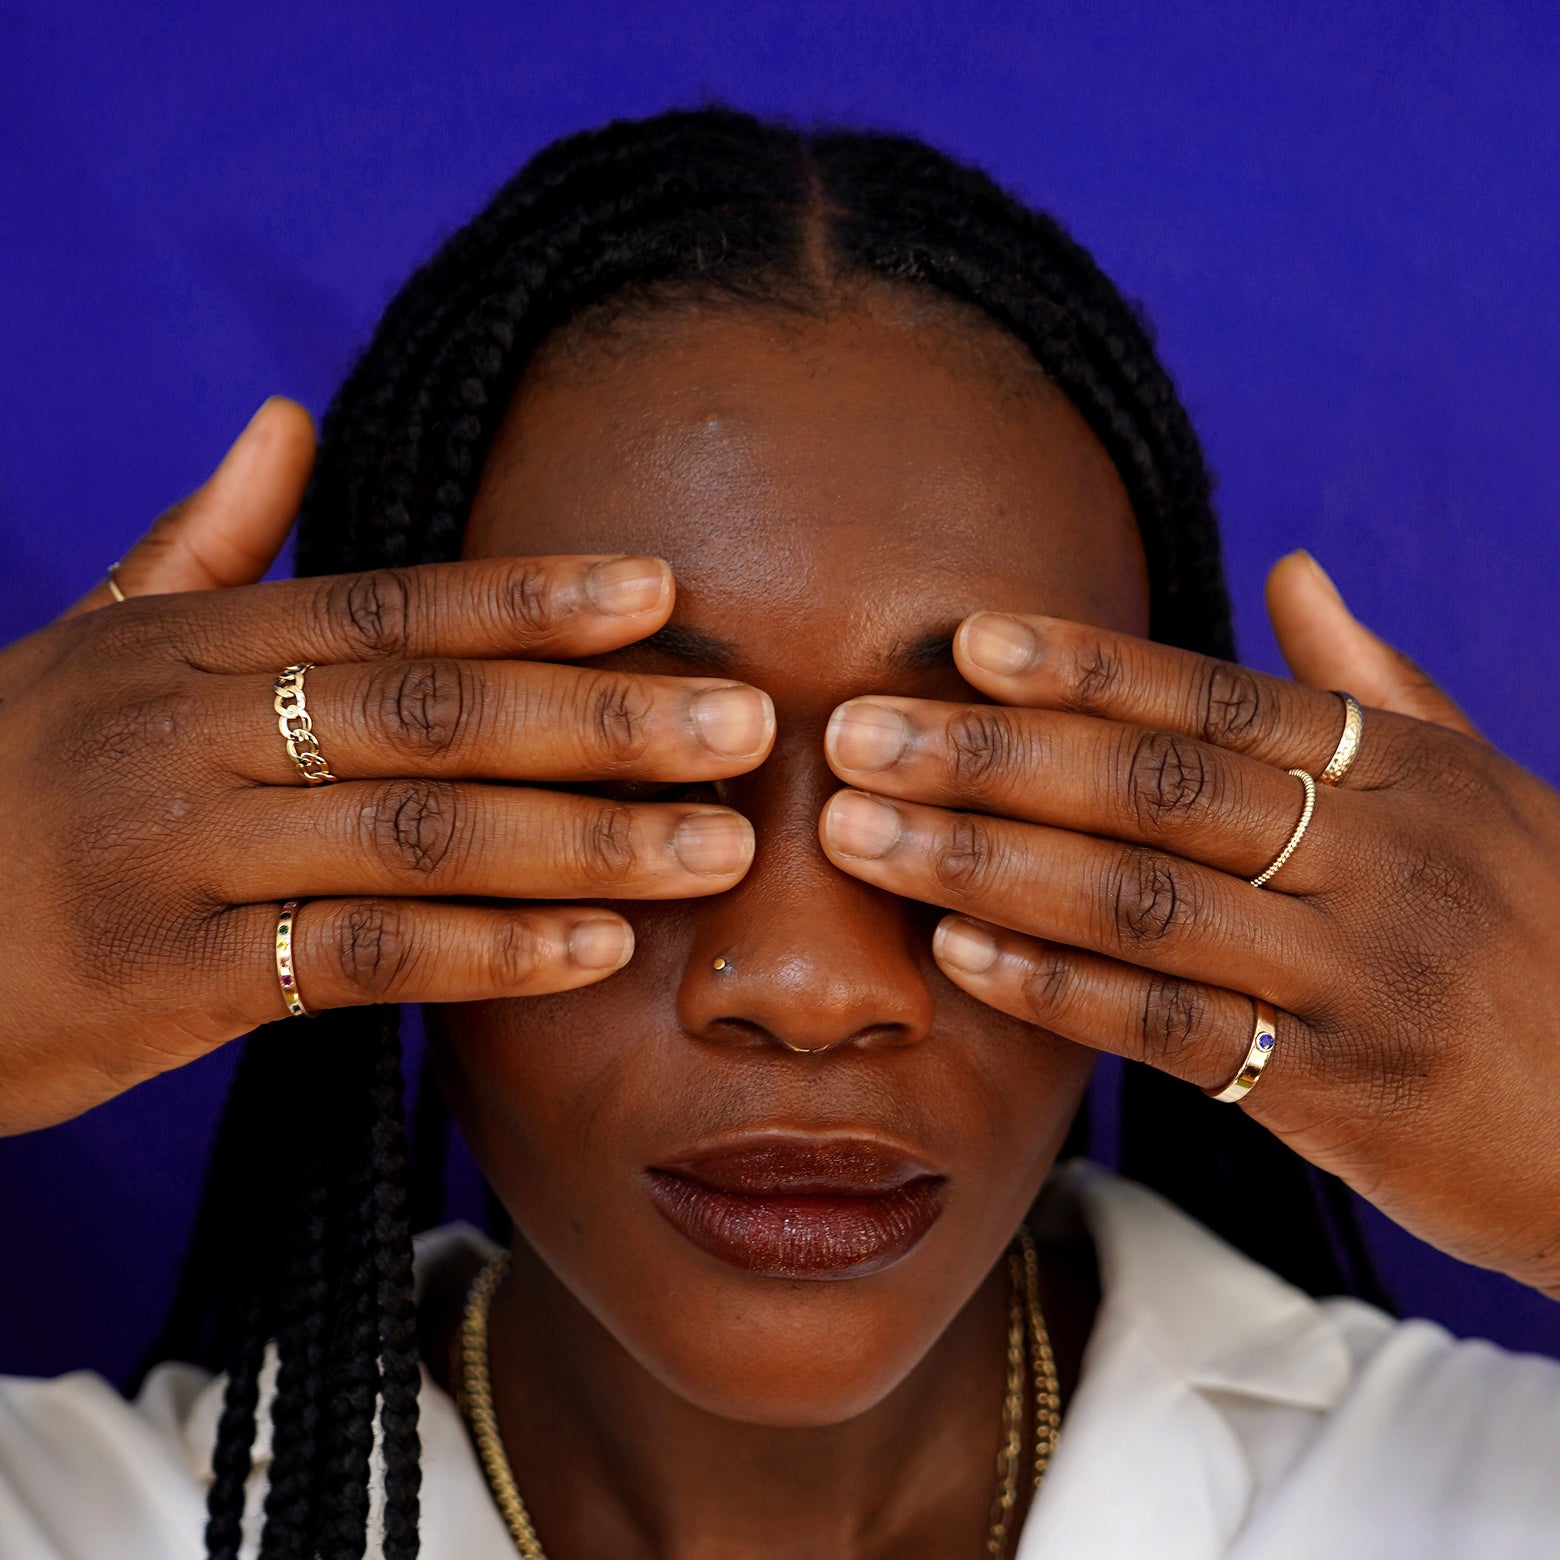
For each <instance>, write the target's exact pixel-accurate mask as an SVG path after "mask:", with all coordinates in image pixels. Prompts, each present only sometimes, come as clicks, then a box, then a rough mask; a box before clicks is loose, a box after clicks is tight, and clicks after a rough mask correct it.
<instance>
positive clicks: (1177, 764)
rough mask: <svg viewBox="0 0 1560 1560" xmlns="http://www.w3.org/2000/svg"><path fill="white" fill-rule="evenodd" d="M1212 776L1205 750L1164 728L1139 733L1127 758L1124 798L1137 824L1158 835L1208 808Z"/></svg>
mask: <svg viewBox="0 0 1560 1560" xmlns="http://www.w3.org/2000/svg"><path fill="white" fill-rule="evenodd" d="M1212 787H1213V775H1212V773H1211V771H1210V769H1209V766H1208V762H1207V749H1206V748H1205V747H1204V746H1203V745H1202V744H1201V743H1199V742H1193V741H1190V740H1188V739H1187V738H1184V737H1180V736H1177V735H1175V734H1173V733H1171V732H1165V731H1147V732H1143V733H1141V734H1140V735H1139V736H1138V737H1137V739H1136V740H1135V741H1134V742H1133V744H1132V750H1131V752H1130V754H1129V755H1128V758H1127V796H1128V798H1129V800H1130V802H1131V805H1132V812H1133V815H1134V817H1135V818H1136V819H1137V822H1138V824H1139V826H1140V827H1141V828H1142V829H1143V830H1144V831H1145V832H1149V833H1154V834H1162V833H1165V832H1167V831H1168V830H1170V829H1172V828H1174V827H1175V826H1177V825H1179V824H1184V823H1185V822H1186V821H1187V820H1188V819H1190V818H1193V817H1195V816H1197V814H1198V813H1199V812H1202V811H1204V810H1206V808H1207V807H1208V805H1209V804H1210V802H1211V801H1212V795H1213V792H1212Z"/></svg>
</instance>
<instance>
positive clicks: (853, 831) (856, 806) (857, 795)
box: [823, 791, 904, 860]
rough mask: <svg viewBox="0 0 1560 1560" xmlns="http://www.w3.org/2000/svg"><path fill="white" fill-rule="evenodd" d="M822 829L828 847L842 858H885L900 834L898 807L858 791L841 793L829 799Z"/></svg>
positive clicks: (901, 832) (901, 830)
mask: <svg viewBox="0 0 1560 1560" xmlns="http://www.w3.org/2000/svg"><path fill="white" fill-rule="evenodd" d="M823 826H824V830H825V832H826V833H827V835H828V840H829V844H830V845H832V846H833V847H834V848H835V850H837V851H838V852H839V853H840V854H841V855H842V856H862V857H865V858H866V859H868V860H876V859H877V858H878V857H879V856H886V855H887V854H888V853H889V851H891V850H892V849H893V848H894V846H895V845H897V844H898V843H899V836H900V835H901V834H903V833H904V820H903V819H901V818H900V816H899V810H898V808H896V807H891V806H889V804H888V803H887V802H880V801H879V800H878V799H877V798H876V797H875V796H866V795H863V793H862V792H860V791H842V792H841V793H840V794H839V795H838V796H836V797H834V798H832V799H831V801H830V802H829V807H828V811H827V812H826V813H825V814H824V818H823Z"/></svg>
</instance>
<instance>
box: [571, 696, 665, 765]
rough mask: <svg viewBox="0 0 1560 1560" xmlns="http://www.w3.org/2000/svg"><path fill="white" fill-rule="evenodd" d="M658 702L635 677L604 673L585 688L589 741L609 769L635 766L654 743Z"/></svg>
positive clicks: (585, 719)
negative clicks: (652, 727) (652, 731)
mask: <svg viewBox="0 0 1560 1560" xmlns="http://www.w3.org/2000/svg"><path fill="white" fill-rule="evenodd" d="M653 709H654V701H653V700H652V699H651V697H650V696H649V694H648V692H647V691H646V689H645V688H644V686H643V685H642V684H641V683H640V682H638V681H637V679H635V678H633V677H626V676H621V675H618V674H616V673H609V672H603V673H602V674H601V675H599V676H597V677H594V678H592V679H591V680H590V681H589V682H588V683H587V684H586V685H585V689H584V711H583V719H584V725H585V731H586V735H587V740H588V741H589V743H590V745H591V747H592V748H593V749H594V750H595V751H596V753H597V754H599V755H600V761H601V762H602V763H603V764H605V765H606V767H607V768H608V769H613V768H617V767H621V766H623V765H627V764H630V763H632V762H633V761H634V760H635V759H637V758H639V757H640V756H641V755H642V754H643V753H644V751H645V748H646V746H647V745H648V743H649V740H650V722H651V715H652V712H653Z"/></svg>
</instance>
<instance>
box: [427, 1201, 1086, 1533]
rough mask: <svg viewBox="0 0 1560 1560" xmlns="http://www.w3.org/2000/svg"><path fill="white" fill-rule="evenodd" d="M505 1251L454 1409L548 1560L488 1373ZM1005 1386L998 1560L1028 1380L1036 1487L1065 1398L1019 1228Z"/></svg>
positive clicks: (513, 1525)
mask: <svg viewBox="0 0 1560 1560" xmlns="http://www.w3.org/2000/svg"><path fill="white" fill-rule="evenodd" d="M508 1271H509V1253H508V1252H507V1251H501V1252H499V1253H498V1254H497V1255H496V1256H494V1257H491V1258H490V1259H489V1260H488V1261H487V1262H486V1263H485V1264H484V1265H483V1267H482V1270H481V1271H480V1272H479V1273H478V1274H477V1276H476V1278H475V1279H473V1280H472V1284H471V1288H470V1290H469V1291H467V1295H466V1308H465V1311H464V1313H463V1314H462V1316H461V1324H460V1335H459V1338H458V1339H457V1345H458V1366H459V1368H458V1370H457V1372H456V1381H457V1389H456V1394H455V1401H456V1405H457V1407H458V1408H459V1410H460V1412H461V1414H462V1415H463V1416H464V1417H465V1419H466V1422H467V1424H469V1425H470V1426H471V1435H472V1439H473V1440H474V1441H475V1442H476V1443H477V1455H478V1456H479V1458H480V1459H481V1462H482V1471H483V1474H484V1475H485V1476H486V1478H487V1482H488V1488H489V1489H490V1490H491V1491H492V1494H493V1500H494V1502H495V1504H496V1505H497V1506H498V1509H499V1513H500V1514H501V1515H502V1517H503V1519H504V1525H505V1526H506V1527H507V1528H508V1529H509V1536H510V1537H511V1538H512V1539H513V1540H514V1545H515V1548H516V1549H517V1550H518V1551H519V1552H520V1554H521V1555H522V1556H523V1557H524V1560H547V1555H546V1552H545V1551H544V1550H543V1548H542V1543H541V1540H540V1539H539V1538H538V1537H537V1536H536V1529H535V1528H534V1527H533V1526H532V1525H531V1514H530V1512H528V1511H527V1510H526V1507H525V1502H524V1501H523V1500H522V1499H521V1498H520V1486H519V1485H518V1484H516V1483H515V1475H514V1470H513V1469H512V1468H511V1467H510V1466H509V1459H508V1457H507V1456H505V1454H504V1443H503V1440H502V1439H501V1438H500V1436H499V1433H498V1415H497V1413H496V1411H495V1410H494V1407H493V1381H492V1377H491V1375H490V1373H489V1370H488V1308H489V1307H490V1306H491V1305H492V1303H493V1295H494V1293H495V1292H496V1291H497V1289H498V1286H499V1284H500V1283H502V1282H503V1278H504V1275H505V1273H507V1272H508ZM1008 1283H1009V1291H1008V1292H1009V1299H1008V1347H1007V1388H1006V1391H1005V1393H1004V1395H1003V1401H1002V1442H1001V1446H1000V1448H999V1450H998V1452H997V1491H996V1494H995V1495H994V1496H993V1497H992V1502H991V1527H990V1530H989V1532H988V1533H987V1535H986V1550H985V1552H986V1554H987V1556H989V1557H991V1560H1000V1557H1001V1556H1003V1555H1004V1554H1006V1553H1007V1542H1008V1532H1009V1528H1010V1526H1011V1524H1012V1520H1013V1511H1014V1508H1015V1507H1016V1506H1017V1504H1018V1468H1019V1463H1020V1461H1021V1459H1022V1457H1023V1444H1024V1409H1025V1406H1026V1399H1027V1398H1028V1395H1029V1394H1028V1392H1027V1391H1026V1383H1027V1379H1028V1375H1029V1374H1032V1377H1033V1381H1034V1400H1035V1401H1034V1436H1035V1471H1034V1488H1035V1489H1039V1488H1040V1481H1041V1479H1043V1478H1044V1477H1045V1470H1046V1466H1047V1464H1049V1462H1050V1460H1051V1453H1052V1451H1053V1450H1054V1449H1055V1446H1056V1434H1057V1430H1058V1429H1059V1428H1060V1425H1061V1412H1062V1400H1061V1394H1060V1392H1059V1391H1058V1388H1057V1381H1056V1359H1055V1357H1054V1356H1053V1355H1052V1353H1051V1337H1050V1334H1049V1333H1048V1332H1047V1331H1046V1325H1045V1318H1044V1316H1042V1315H1041V1311H1040V1270H1039V1259H1038V1258H1037V1257H1036V1255H1035V1247H1034V1242H1033V1241H1032V1240H1030V1238H1029V1232H1028V1230H1024V1229H1020V1230H1019V1232H1018V1241H1017V1244H1016V1248H1015V1249H1014V1250H1012V1251H1010V1252H1009V1253H1008ZM1026 1333H1027V1335H1028V1344H1029V1363H1030V1372H1029V1373H1027V1374H1026V1372H1025V1370H1024V1352H1025V1351H1024V1344H1025V1335H1026Z"/></svg>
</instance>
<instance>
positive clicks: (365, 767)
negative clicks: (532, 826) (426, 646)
mask: <svg viewBox="0 0 1560 1560" xmlns="http://www.w3.org/2000/svg"><path fill="white" fill-rule="evenodd" d="M305 696H306V699H307V709H308V712H309V717H310V720H311V722H312V725H313V730H314V735H315V738H316V740H317V741H318V742H319V744H320V750H321V752H322V754H323V755H324V757H325V760H326V762H327V764H328V765H329V767H330V769H331V772H332V773H333V774H334V775H336V776H337V778H338V779H341V780H349V779H367V778H371V777H377V776H392V775H432V776H438V777H445V778H450V779H454V778H460V779H467V780H580V779H638V780H665V781H670V780H680V781H692V780H710V779H717V778H724V777H726V776H729V775H734V774H739V773H741V772H742V771H744V770H746V769H750V768H752V767H753V766H754V765H755V764H757V763H759V762H760V761H761V760H762V759H763V758H764V757H765V756H766V755H767V754H768V752H769V749H770V747H771V746H772V745H773V743H774V735H775V717H774V706H773V704H771V702H770V700H769V696H768V695H767V694H765V693H763V692H761V691H760V690H759V689H757V688H749V687H747V686H745V685H744V684H742V683H732V682H729V681H718V680H712V679H707V678H691V677H690V678H682V677H652V676H638V675H633V674H630V673H627V672H615V671H606V670H598V669H594V668H587V667H577V666H555V665H551V664H549V663H546V662H528V661H445V660H422V661H380V662H376V663H367V664H365V663H357V664H351V665H347V664H342V665H335V666H319V667H315V668H314V669H313V670H311V671H310V672H309V673H308V676H307V678H306V681H305ZM211 697H212V698H213V699H215V700H217V701H219V702H220V704H221V707H222V710H223V714H221V715H219V716H214V717H213V719H214V721H222V722H225V723H226V724H227V726H228V729H230V730H231V731H232V737H231V740H230V742H229V743H228V744H227V755H226V756H227V757H228V760H229V762H230V764H231V765H232V767H233V768H234V769H235V770H236V771H237V772H238V773H241V774H243V775H244V776H245V777H246V778H248V779H252V780H259V781H262V782H265V783H267V784H271V785H294V786H295V785H299V784H301V783H302V777H301V776H300V774H299V772H298V767H297V765H296V764H295V763H294V761H293V760H292V758H291V757H290V756H289V755H288V752H287V744H286V742H285V741H284V739H283V737H282V735H281V733H280V731H279V730H278V726H277V719H276V716H275V714H274V710H273V693H272V679H271V678H270V677H267V676H264V675H261V676H258V677H245V678H223V679H221V680H220V682H219V683H218V684H217V686H216V689H215V691H214V692H213V693H212V694H211Z"/></svg>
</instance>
